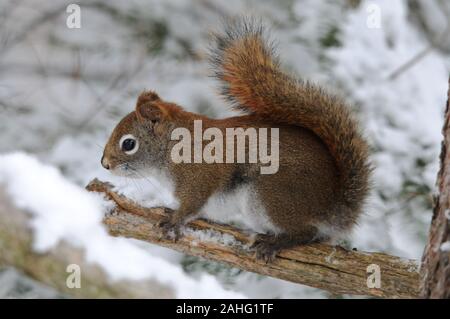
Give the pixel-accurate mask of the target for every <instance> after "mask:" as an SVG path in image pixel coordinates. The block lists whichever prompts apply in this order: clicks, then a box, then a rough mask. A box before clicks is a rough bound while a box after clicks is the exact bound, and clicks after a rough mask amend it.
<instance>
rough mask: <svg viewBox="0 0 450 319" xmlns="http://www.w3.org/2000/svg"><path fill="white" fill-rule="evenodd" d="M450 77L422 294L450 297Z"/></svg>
mask: <svg viewBox="0 0 450 319" xmlns="http://www.w3.org/2000/svg"><path fill="white" fill-rule="evenodd" d="M449 117H450V79H449V91H448V99H447V107H446V110H445V122H444V128H443V130H442V132H443V135H444V141H443V142H442V150H441V168H440V170H439V173H438V178H437V186H438V190H439V193H438V196H437V197H436V200H435V206H434V211H433V218H432V221H431V228H430V234H429V237H428V244H427V245H426V247H425V252H424V254H423V257H422V266H421V279H422V281H421V287H420V288H421V296H422V297H423V298H450V262H449V260H450V123H449V122H450V118H449Z"/></svg>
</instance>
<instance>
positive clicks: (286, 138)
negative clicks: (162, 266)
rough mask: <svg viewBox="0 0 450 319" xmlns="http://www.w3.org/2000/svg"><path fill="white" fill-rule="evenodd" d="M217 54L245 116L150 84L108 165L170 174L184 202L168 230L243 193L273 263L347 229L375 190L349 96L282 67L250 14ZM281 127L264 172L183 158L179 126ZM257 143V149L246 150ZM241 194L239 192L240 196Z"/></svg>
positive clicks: (262, 254) (223, 37)
mask: <svg viewBox="0 0 450 319" xmlns="http://www.w3.org/2000/svg"><path fill="white" fill-rule="evenodd" d="M211 62H212V65H213V68H214V71H215V77H216V78H217V79H218V80H219V82H220V83H221V89H222V94H223V96H224V97H225V98H226V99H227V100H228V101H229V102H231V104H232V105H233V106H234V108H235V109H237V110H239V111H243V112H244V113H245V114H244V115H242V116H235V117H230V118H225V119H211V118H208V117H206V116H203V115H199V114H195V113H191V112H187V111H185V110H183V109H182V108H181V107H180V106H178V105H176V104H174V103H170V102H166V101H164V100H163V99H161V98H160V97H159V96H158V95H157V94H156V93H155V92H152V91H144V92H143V93H142V94H141V95H140V96H139V98H138V100H137V103H136V108H135V110H134V111H133V112H131V113H130V114H128V115H127V116H126V117H125V118H123V119H122V120H121V121H120V123H119V124H118V125H117V127H116V128H115V129H114V131H113V132H112V135H111V137H110V138H109V141H108V143H107V145H106V146H105V150H104V154H103V157H102V161H101V163H102V165H103V166H104V167H105V168H106V169H109V170H111V172H113V173H115V174H118V175H125V176H129V177H137V178H139V177H143V176H146V175H149V174H154V173H158V174H159V175H158V176H162V175H164V176H165V177H166V178H167V179H168V180H169V181H170V185H172V187H173V191H174V195H175V197H176V198H177V200H178V205H177V206H178V207H175V209H174V211H173V212H172V213H170V214H168V216H169V217H167V218H166V219H164V220H163V221H162V222H161V223H160V226H161V227H162V229H163V232H164V234H165V236H168V237H170V235H171V234H172V235H173V234H175V240H176V239H177V238H178V237H179V236H180V231H179V230H180V227H182V226H183V225H184V224H185V223H186V222H187V221H189V220H192V219H195V218H198V217H200V216H202V213H203V212H204V211H205V210H206V209H207V207H208V205H209V204H210V203H211V202H214V201H217V200H218V201H219V202H220V201H221V199H224V198H231V199H232V198H233V196H238V197H240V198H241V199H243V203H244V204H243V207H241V209H242V213H244V214H245V218H248V219H252V220H253V222H254V225H255V226H254V227H255V230H256V231H258V232H260V233H262V234H263V235H261V234H260V235H257V236H256V238H255V242H254V244H253V249H254V250H255V252H256V257H257V258H258V259H260V260H263V261H266V262H269V261H271V260H273V258H274V257H275V256H276V254H277V253H278V252H279V251H280V250H282V249H285V248H290V247H293V246H296V245H304V244H308V243H312V242H318V241H327V240H330V239H334V238H336V236H340V235H343V234H346V233H348V232H349V231H350V230H351V228H352V226H354V225H355V224H356V222H357V219H358V216H359V215H360V214H361V212H362V209H363V205H364V203H365V200H366V197H367V195H368V192H369V184H370V183H369V181H370V175H371V169H372V168H371V164H370V162H369V159H368V144H367V143H366V141H365V140H364V138H363V137H362V135H361V133H360V131H359V128H358V124H357V122H356V120H355V119H354V118H353V117H352V115H351V114H350V110H349V108H348V106H347V105H346V104H345V102H344V101H343V100H342V99H341V98H339V97H337V96H335V95H332V94H329V93H327V92H325V91H324V90H323V89H322V88H321V87H319V86H316V85H313V84H310V83H308V82H305V81H302V80H298V79H296V78H294V77H293V76H291V75H288V74H287V73H286V72H283V70H282V69H281V67H280V62H279V60H278V58H277V57H276V55H275V53H274V48H273V47H272V46H271V45H269V41H268V40H267V37H266V35H265V31H264V28H263V27H262V26H261V25H260V24H257V23H254V22H251V21H248V20H246V19H236V20H232V21H231V22H228V23H227V24H226V26H225V30H224V31H223V32H221V33H217V34H215V35H214V46H213V50H212V53H211ZM195 120H201V121H202V125H203V129H207V128H218V129H219V130H220V131H221V132H223V133H224V135H225V131H226V129H227V128H278V129H279V163H278V165H279V167H278V171H277V172H276V173H274V174H261V172H260V168H261V165H262V164H261V163H259V162H258V163H205V162H204V161H203V162H201V163H175V162H174V161H173V160H172V157H171V150H172V148H173V147H174V145H175V143H177V141H174V140H172V138H171V135H172V132H173V131H174V130H175V129H176V128H185V129H187V130H189V131H190V132H193V130H194V124H193V123H194V121H195ZM247 151H248V149H247ZM232 201H233V199H232Z"/></svg>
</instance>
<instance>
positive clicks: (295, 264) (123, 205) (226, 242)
mask: <svg viewBox="0 0 450 319" xmlns="http://www.w3.org/2000/svg"><path fill="white" fill-rule="evenodd" d="M112 188H113V186H112V185H111V184H107V183H103V182H101V181H98V180H94V181H92V182H91V183H90V184H89V185H88V186H87V189H88V190H90V191H94V192H99V193H103V194H105V195H106V197H107V198H109V199H111V200H113V201H114V202H116V204H117V205H116V209H114V211H113V212H111V213H108V214H107V215H106V216H105V217H104V220H103V222H104V224H105V225H106V226H107V228H108V230H109V232H110V234H112V235H114V236H124V237H130V238H136V239H140V240H144V241H147V242H150V243H154V244H157V245H161V246H164V247H168V248H171V249H174V250H177V251H180V252H183V253H186V254H189V255H193V256H199V257H204V258H206V259H210V260H214V261H219V262H224V263H227V264H229V265H231V266H234V267H238V268H240V269H243V270H247V271H252V272H255V273H259V274H262V275H266V276H271V277H275V278H280V279H284V280H287V281H291V282H295V283H299V284H304V285H308V286H312V287H316V288H321V289H324V290H327V291H330V292H332V293H336V294H354V295H371V296H377V297H388V298H415V297H417V296H418V286H419V274H418V267H417V262H416V261H414V260H408V259H402V258H399V257H394V256H389V255H386V254H383V253H367V252H358V251H350V250H346V249H344V248H342V247H338V246H336V247H335V246H329V245H324V244H313V245H306V246H301V247H297V248H295V249H290V250H285V251H282V252H281V253H280V254H279V255H278V256H277V257H276V259H275V261H274V262H272V263H269V264H265V263H264V262H261V261H258V260H256V259H255V257H254V253H253V251H252V250H251V249H250V248H249V246H250V244H251V243H252V241H253V238H254V235H255V234H252V233H248V232H244V231H241V230H239V229H236V228H234V227H231V226H227V225H221V224H217V223H213V222H209V221H206V220H201V219H200V220H195V221H192V222H190V223H189V224H188V225H187V226H186V228H185V230H184V236H182V238H180V239H179V240H178V241H177V242H173V241H170V240H166V239H164V238H163V237H162V236H161V235H162V233H161V229H160V228H159V227H158V226H157V223H158V221H159V220H161V218H162V217H163V216H164V215H165V214H166V213H165V211H166V209H165V208H163V207H157V208H144V207H141V206H139V205H137V204H136V203H134V202H132V201H130V200H129V199H127V198H126V197H124V196H122V195H120V194H118V193H116V192H114V191H113V190H112ZM372 264H375V265H378V266H379V267H380V270H381V277H380V279H381V287H380V288H368V285H367V278H368V276H369V275H370V274H369V273H367V271H368V270H367V267H368V266H369V265H372Z"/></svg>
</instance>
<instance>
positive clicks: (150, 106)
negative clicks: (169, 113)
mask: <svg viewBox="0 0 450 319" xmlns="http://www.w3.org/2000/svg"><path fill="white" fill-rule="evenodd" d="M160 101H161V99H160V98H159V96H158V94H156V93H155V92H153V91H144V92H142V93H141V95H139V97H138V100H137V102H136V116H137V118H138V120H139V121H140V122H147V121H152V122H159V121H160V120H161V119H162V118H163V117H164V116H165V114H164V109H163V108H162V107H161V106H159V105H158V104H159V103H158V102H160Z"/></svg>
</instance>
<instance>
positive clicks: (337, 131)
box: [211, 19, 371, 217]
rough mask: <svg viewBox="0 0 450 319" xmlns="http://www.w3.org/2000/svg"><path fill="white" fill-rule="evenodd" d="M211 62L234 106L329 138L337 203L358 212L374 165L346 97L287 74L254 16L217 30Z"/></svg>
mask: <svg viewBox="0 0 450 319" xmlns="http://www.w3.org/2000/svg"><path fill="white" fill-rule="evenodd" d="M211 61H212V63H213V66H214V70H215V76H216V77H217V78H218V79H219V80H220V82H221V88H222V94H223V95H224V96H225V97H226V98H227V99H228V100H229V101H231V102H232V103H233V105H234V107H235V108H237V109H239V110H243V111H245V112H247V113H250V114H255V115H258V116H260V117H262V118H264V119H267V120H270V121H271V122H272V123H279V124H288V125H293V126H300V127H303V128H306V129H309V130H311V131H312V132H314V133H315V134H316V135H317V136H318V137H319V138H320V139H321V140H322V141H323V142H324V144H325V145H326V146H327V148H328V150H329V152H330V153H331V155H332V157H333V158H334V160H335V164H336V167H337V169H338V172H337V173H338V179H339V187H338V188H339V190H338V194H337V198H338V200H339V203H336V204H337V206H339V207H343V208H344V209H345V211H346V212H351V213H352V214H353V215H355V217H356V216H357V215H358V214H359V213H360V211H361V209H362V205H363V203H364V201H365V199H366V197H367V195H368V192H369V177H370V172H371V166H370V163H369V160H368V145H367V143H366V141H365V140H364V139H363V137H362V135H361V133H360V131H359V129H358V125H357V122H356V121H355V119H354V118H353V117H352V115H351V113H350V110H349V108H348V106H347V105H346V104H345V103H344V102H343V101H342V99H341V98H339V97H337V96H334V95H331V94H329V93H326V92H325V91H324V90H323V89H322V88H320V87H318V86H316V85H313V84H311V83H307V82H304V81H301V80H298V79H295V78H294V77H292V76H290V75H288V74H286V73H284V72H283V71H282V70H281V68H280V63H279V60H278V58H277V57H276V55H275V52H274V47H273V45H271V44H270V42H269V41H268V40H267V39H266V38H265V35H264V28H263V27H262V26H261V24H259V23H255V22H254V21H251V20H249V19H235V20H231V21H229V22H227V23H226V27H225V31H223V32H221V33H219V34H215V46H214V49H213V52H212V55H211Z"/></svg>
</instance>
